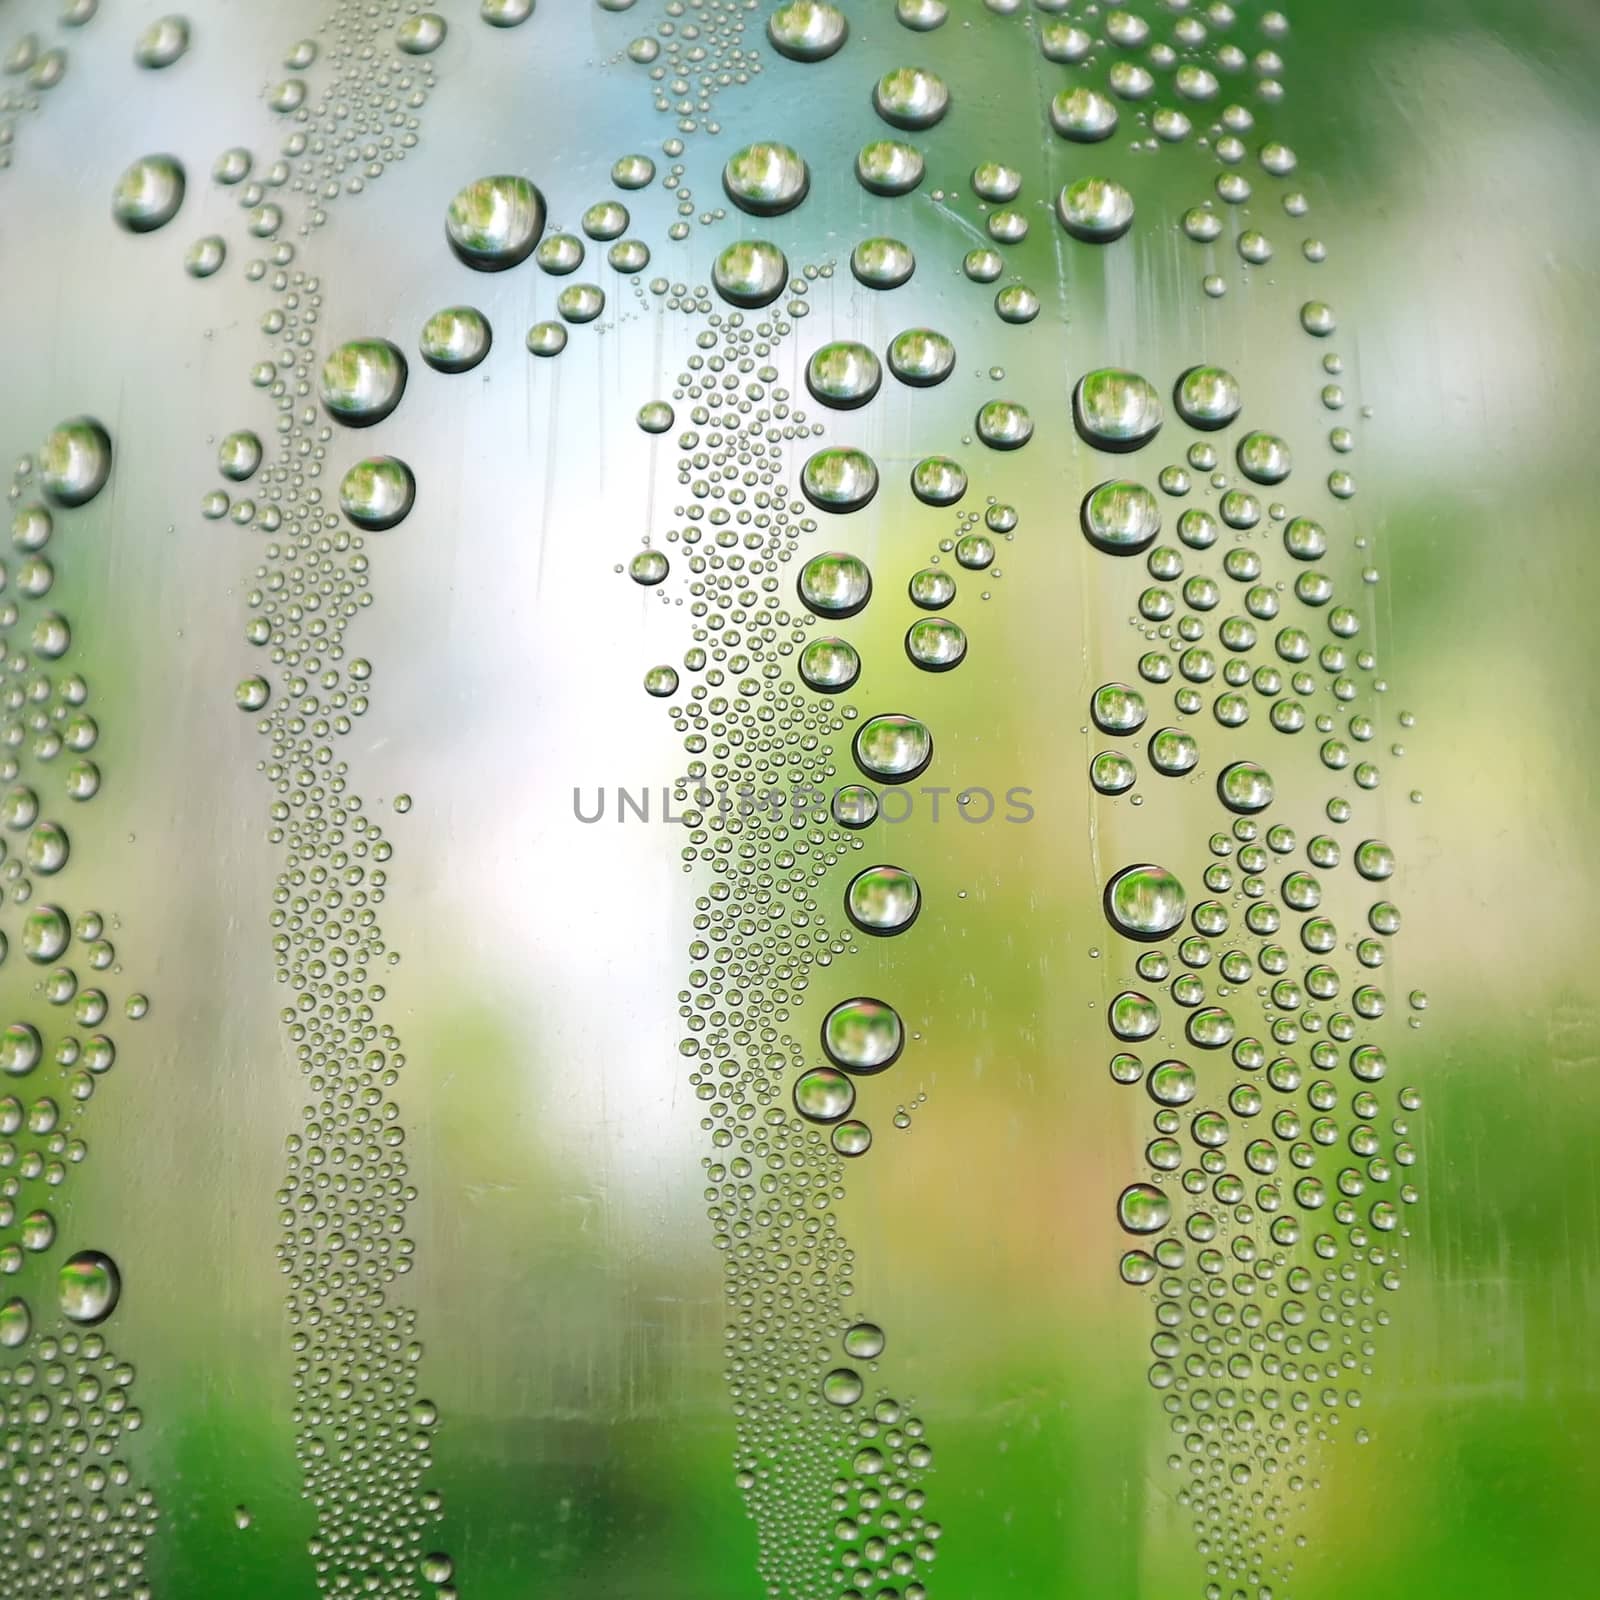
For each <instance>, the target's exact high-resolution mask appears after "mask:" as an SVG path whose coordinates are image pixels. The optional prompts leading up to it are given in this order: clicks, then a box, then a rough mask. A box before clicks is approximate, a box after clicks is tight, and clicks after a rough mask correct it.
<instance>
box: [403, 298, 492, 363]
mask: <svg viewBox="0 0 1600 1600" xmlns="http://www.w3.org/2000/svg"><path fill="white" fill-rule="evenodd" d="M493 338H494V335H493V333H492V331H491V330H490V327H489V319H488V318H487V317H486V316H484V314H483V313H482V312H481V311H478V310H476V309H475V308H474V307H472V306H447V307H446V308H445V309H444V310H443V311H436V312H434V314H433V315H432V316H431V317H429V318H428V320H427V321H426V322H425V323H423V325H422V333H421V335H420V336H419V337H418V339H417V348H418V350H419V351H420V352H421V354H422V359H423V360H424V361H426V362H427V363H428V365H429V366H430V367H432V368H433V369H434V371H435V372H470V371H471V370H472V369H473V368H474V367H475V366H477V364H478V363H479V362H480V361H482V360H483V358H484V357H485V356H486V355H488V353H489V346H490V344H491V343H492V342H493Z"/></svg>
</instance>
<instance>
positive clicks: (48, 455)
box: [39, 417, 111, 506]
mask: <svg viewBox="0 0 1600 1600" xmlns="http://www.w3.org/2000/svg"><path fill="white" fill-rule="evenodd" d="M110 475H111V435H110V434H108V433H107V432H106V430H105V429H104V428H103V427H101V425H100V424H99V423H98V422H96V421H95V419H94V418H93V417H73V418H72V419H71V420H69V421H67V422H63V423H61V424H60V425H59V426H58V427H56V428H53V429H52V430H51V432H50V436H49V437H48V438H47V439H46V440H45V442H44V446H43V448H42V449H41V450H40V451H39V477H40V481H41V482H42V484H43V486H44V492H45V493H46V494H47V495H48V496H49V497H50V499H51V500H53V501H54V502H55V503H56V504H57V505H58V506H81V505H86V504H87V503H88V502H89V501H90V500H93V499H94V497H95V496H96V495H97V494H99V493H100V491H101V490H102V489H103V488H104V487H105V484H106V479H107V478H108V477H109V476H110Z"/></svg>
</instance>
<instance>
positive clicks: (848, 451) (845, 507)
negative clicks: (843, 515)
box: [800, 352, 893, 512]
mask: <svg viewBox="0 0 1600 1600" xmlns="http://www.w3.org/2000/svg"><path fill="white" fill-rule="evenodd" d="M890 365H891V367H892V366H893V354H892V352H891V356H890ZM800 488H801V490H802V491H803V492H804V494H805V497H806V499H807V500H809V501H810V502H811V504H812V505H814V506H816V507H817V509H818V510H819V511H834V512H845V511H858V510H860V508H861V507H862V506H864V505H866V504H867V502H868V501H869V500H871V499H872V497H873V496H874V495H875V494H876V493H877V492H878V468H877V465H876V463H875V462H874V461H873V459H872V457H871V456H869V455H868V454H867V453H866V452H865V451H864V450H856V449H852V448H850V447H847V446H835V447H834V448H832V449H830V450H819V451H817V452H816V454H815V455H813V456H811V457H810V458H809V459H808V460H807V462H806V464H805V466H804V467H802V468H801V469H800Z"/></svg>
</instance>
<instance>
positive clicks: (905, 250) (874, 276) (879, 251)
mask: <svg viewBox="0 0 1600 1600" xmlns="http://www.w3.org/2000/svg"><path fill="white" fill-rule="evenodd" d="M916 269H917V262H916V257H915V256H913V255H912V253H911V246H910V245H908V244H905V243H903V242H902V241H901V240H899V239H886V238H876V239H863V240H862V241H861V243H860V244H858V245H857V246H856V247H855V249H854V250H852V251H851V252H850V271H851V272H852V273H853V274H854V275H855V279H856V282H857V283H864V284H865V285H866V286H867V287H868V288H869V289H898V288H899V287H900V285H901V284H903V283H905V282H906V281H907V280H908V279H909V278H910V277H911V274H912V273H913V272H915V271H916Z"/></svg>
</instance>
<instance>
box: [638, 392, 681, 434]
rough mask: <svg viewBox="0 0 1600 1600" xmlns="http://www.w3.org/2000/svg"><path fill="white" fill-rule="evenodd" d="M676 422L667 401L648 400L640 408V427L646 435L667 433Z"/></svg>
mask: <svg viewBox="0 0 1600 1600" xmlns="http://www.w3.org/2000/svg"><path fill="white" fill-rule="evenodd" d="M675 420H676V418H675V417H674V415H673V410H672V407H671V406H670V405H669V404H668V403H667V402H666V401H665V400H647V401H645V403H644V404H643V405H642V406H640V407H639V426H640V427H641V428H642V429H644V431H645V432H646V433H665V432H666V431H667V429H668V428H670V427H671V426H672V424H673V422H674V421H675Z"/></svg>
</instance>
